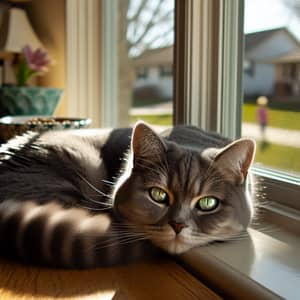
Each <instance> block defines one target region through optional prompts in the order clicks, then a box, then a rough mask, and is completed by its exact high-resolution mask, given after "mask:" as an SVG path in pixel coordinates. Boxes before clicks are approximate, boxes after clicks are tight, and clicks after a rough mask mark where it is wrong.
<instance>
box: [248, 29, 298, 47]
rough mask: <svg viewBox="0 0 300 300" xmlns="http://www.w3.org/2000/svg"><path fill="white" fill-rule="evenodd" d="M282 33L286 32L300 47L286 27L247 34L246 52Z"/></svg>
mask: <svg viewBox="0 0 300 300" xmlns="http://www.w3.org/2000/svg"><path fill="white" fill-rule="evenodd" d="M280 32H284V33H285V34H287V35H288V36H289V37H290V38H291V39H292V40H293V41H294V42H295V44H298V45H299V41H298V40H297V39H296V37H295V36H294V35H293V34H291V33H290V31H289V30H288V29H287V28H286V27H279V28H274V29H269V30H264V31H257V32H253V33H247V34H246V35H245V51H249V50H252V49H253V48H255V47H257V46H258V45H259V44H261V43H263V42H264V41H265V40H266V39H268V38H270V37H271V36H273V35H275V34H277V33H280Z"/></svg>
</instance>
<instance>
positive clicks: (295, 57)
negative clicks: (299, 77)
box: [271, 47, 300, 64]
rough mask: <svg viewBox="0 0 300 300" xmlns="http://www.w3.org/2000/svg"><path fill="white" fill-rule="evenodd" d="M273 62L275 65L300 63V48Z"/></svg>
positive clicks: (276, 58)
mask: <svg viewBox="0 0 300 300" xmlns="http://www.w3.org/2000/svg"><path fill="white" fill-rule="evenodd" d="M271 62H272V63H274V64H284V63H297V62H299V63H300V47H299V48H298V49H296V50H292V51H290V52H289V53H287V54H284V55H281V56H278V57H275V58H274V59H272V61H271Z"/></svg>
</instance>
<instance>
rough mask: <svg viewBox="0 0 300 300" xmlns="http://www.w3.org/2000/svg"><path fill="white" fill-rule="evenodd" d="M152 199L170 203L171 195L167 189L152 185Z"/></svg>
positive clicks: (150, 191) (150, 193) (150, 190)
mask: <svg viewBox="0 0 300 300" xmlns="http://www.w3.org/2000/svg"><path fill="white" fill-rule="evenodd" d="M149 195H150V197H151V199H152V200H153V201H155V202H157V203H161V204H168V203H169V196H168V193H167V192H166V191H164V190H163V189H162V188H159V187H152V188H150V189H149Z"/></svg>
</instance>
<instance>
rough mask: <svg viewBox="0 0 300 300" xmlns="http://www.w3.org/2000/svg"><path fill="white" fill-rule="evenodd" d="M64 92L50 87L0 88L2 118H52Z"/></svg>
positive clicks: (0, 113)
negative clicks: (25, 116)
mask: <svg viewBox="0 0 300 300" xmlns="http://www.w3.org/2000/svg"><path fill="white" fill-rule="evenodd" d="M62 92H63V90H62V89H57V88H48V87H26V86H22V87H18V86H4V87H0V117H4V116H24V115H27V116H51V115H52V114H53V113H54V111H55V109H56V107H57V105H58V103H59V100H60V97H61V94H62Z"/></svg>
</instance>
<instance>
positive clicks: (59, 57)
mask: <svg viewBox="0 0 300 300" xmlns="http://www.w3.org/2000/svg"><path fill="white" fill-rule="evenodd" d="M26 10H27V14H28V17H29V19H30V21H31V24H32V27H33V28H34V30H35V32H36V34H37V35H38V37H39V38H40V40H41V42H42V43H43V45H44V46H45V48H46V49H47V51H49V54H50V56H51V58H53V60H54V65H52V66H51V67H50V71H49V72H48V73H47V74H46V75H44V76H41V77H39V79H38V83H39V85H41V86H49V87H57V88H62V89H64V90H66V65H65V64H66V59H65V47H66V22H65V19H66V17H65V16H66V1H65V0H32V1H31V2H28V3H27V4H26ZM55 115H56V116H67V98H66V96H65V94H64V95H63V96H62V99H61V102H60V104H59V106H58V108H57V110H56V112H55Z"/></svg>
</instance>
